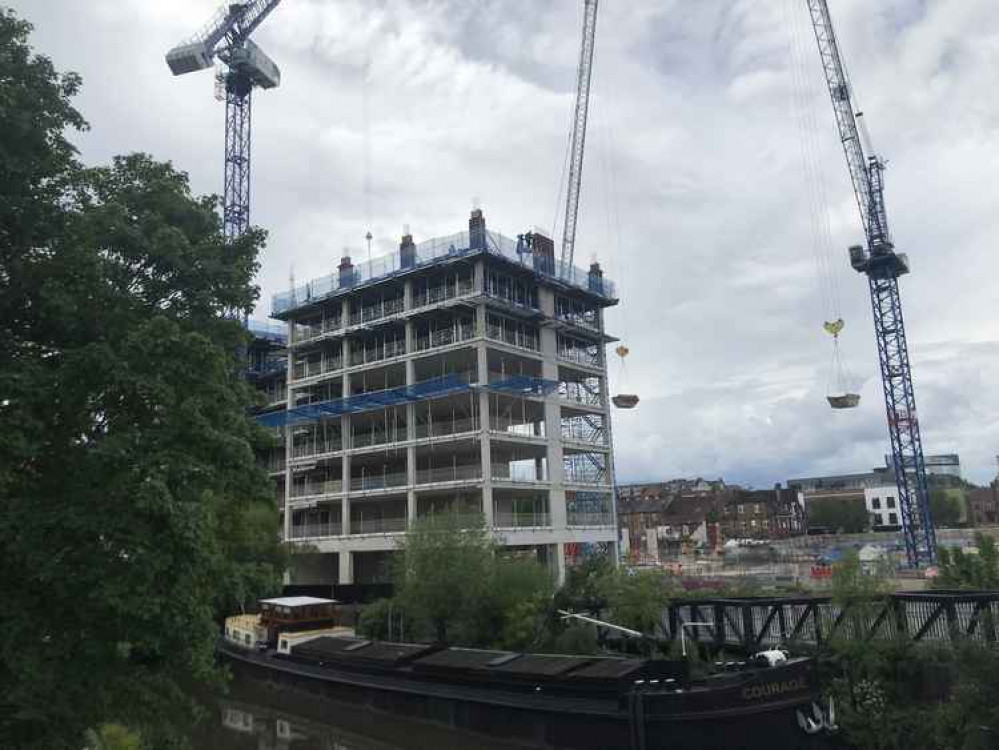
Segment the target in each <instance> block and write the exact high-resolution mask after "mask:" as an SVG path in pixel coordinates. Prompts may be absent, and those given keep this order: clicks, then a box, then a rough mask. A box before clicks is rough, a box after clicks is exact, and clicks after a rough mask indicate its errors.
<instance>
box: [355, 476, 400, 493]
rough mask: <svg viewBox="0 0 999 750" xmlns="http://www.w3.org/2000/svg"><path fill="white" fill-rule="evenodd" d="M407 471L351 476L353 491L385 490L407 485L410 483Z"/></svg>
mask: <svg viewBox="0 0 999 750" xmlns="http://www.w3.org/2000/svg"><path fill="white" fill-rule="evenodd" d="M408 481H409V480H408V478H407V476H406V472H405V471H397V472H392V473H387V474H372V475H370V476H364V477H351V478H350V491H351V492H366V491H367V490H385V489H390V488H393V487H405V486H406V484H408Z"/></svg>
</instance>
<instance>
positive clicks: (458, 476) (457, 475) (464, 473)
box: [416, 464, 482, 484]
mask: <svg viewBox="0 0 999 750" xmlns="http://www.w3.org/2000/svg"><path fill="white" fill-rule="evenodd" d="M477 479H482V466H481V465H480V464H469V465H467V466H448V467H445V468H441V469H420V470H418V471H417V472H416V483H417V484H437V483H438V482H467V481H473V480H477Z"/></svg>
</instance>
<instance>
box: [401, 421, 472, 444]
mask: <svg viewBox="0 0 999 750" xmlns="http://www.w3.org/2000/svg"><path fill="white" fill-rule="evenodd" d="M476 429H478V424H477V422H476V420H474V419H441V420H438V421H434V422H433V423H427V422H422V423H417V425H416V428H415V431H414V433H413V434H414V436H415V437H416V439H417V440H423V439H426V438H435V437H447V436H449V435H461V434H463V433H466V432H474V431H475V430H476Z"/></svg>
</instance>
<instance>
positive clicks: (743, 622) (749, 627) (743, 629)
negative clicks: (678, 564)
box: [660, 591, 999, 651]
mask: <svg viewBox="0 0 999 750" xmlns="http://www.w3.org/2000/svg"><path fill="white" fill-rule="evenodd" d="M997 623H999V591H933V592H920V593H898V594H891V595H889V596H885V597H880V598H876V599H866V600H860V599H858V600H855V601H850V602H849V603H846V604H842V603H840V602H835V601H833V599H832V597H829V596H808V597H798V598H786V597H780V598H759V597H751V598H738V599H721V598H718V599H713V598H706V599H701V600H696V601H695V600H682V601H681V600H678V601H674V602H673V603H671V604H670V605H669V606H668V607H667V608H666V610H665V612H664V613H663V619H662V623H661V630H662V632H661V634H660V635H661V636H662V637H664V638H665V639H666V640H670V641H676V640H680V638H681V630H682V631H683V638H684V639H686V640H688V641H697V642H700V643H708V644H710V645H712V646H714V647H716V648H743V649H746V650H747V651H751V650H757V649H762V648H766V647H768V646H779V645H783V644H788V643H797V644H799V645H810V646H814V647H818V648H821V647H823V646H826V645H827V644H828V643H829V642H830V641H831V640H833V639H837V638H841V639H842V638H846V639H854V640H861V639H862V640H870V639H875V638H877V639H911V640H913V641H915V642H931V643H940V644H944V643H949V642H954V641H957V640H964V641H973V642H979V643H982V644H983V645H984V644H988V645H994V644H995V643H996V629H997Z"/></svg>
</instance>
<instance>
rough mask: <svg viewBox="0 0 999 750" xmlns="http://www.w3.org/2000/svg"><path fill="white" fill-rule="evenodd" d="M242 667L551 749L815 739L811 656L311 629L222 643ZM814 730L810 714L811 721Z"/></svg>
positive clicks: (287, 685) (353, 700) (282, 686)
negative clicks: (708, 669) (455, 640)
mask: <svg viewBox="0 0 999 750" xmlns="http://www.w3.org/2000/svg"><path fill="white" fill-rule="evenodd" d="M218 648H219V654H220V657H221V658H223V659H224V660H225V661H226V662H228V663H229V664H230V665H231V666H232V668H233V671H234V673H235V674H236V675H237V677H247V678H250V679H252V680H254V681H258V682H259V681H264V682H266V683H267V684H269V685H273V686H275V687H277V688H278V689H279V690H280V691H281V692H282V693H285V694H287V693H289V692H291V693H298V694H300V695H303V696H308V697H309V699H310V700H315V699H322V700H329V701H335V702H336V703H337V704H340V705H344V704H348V705H352V706H357V707H364V708H366V709H372V710H375V711H383V712H387V713H390V714H394V715H397V716H404V717H406V718H409V719H415V720H424V721H429V722H433V723H436V724H444V725H446V726H450V727H455V728H460V729H463V730H466V731H472V732H476V733H481V734H487V735H489V736H492V737H497V738H499V737H502V738H504V739H509V740H513V741H516V742H519V743H522V744H525V745H531V746H538V747H551V748H615V749H623V748H633V749H634V750H665V749H666V748H678V747H679V748H685V749H688V748H725V750H735V749H736V748H759V747H766V748H768V750H770V749H777V748H805V747H812V746H813V745H812V744H811V743H812V742H814V741H815V740H816V739H819V738H818V737H816V736H815V735H809V734H806V733H805V732H804V731H802V729H801V723H802V716H799V714H802V715H803V716H808V717H812V716H817V717H820V724H821V713H820V712H818V711H817V702H818V689H817V681H816V679H815V675H814V664H813V661H812V660H811V659H808V658H791V659H787V660H786V661H784V662H782V663H779V664H775V665H773V666H770V665H769V663H768V662H766V660H762V659H760V660H757V661H756V662H750V663H740V664H728V665H723V666H722V668H721V669H720V670H719V671H718V672H717V673H715V674H712V675H709V676H706V677H702V678H693V677H691V675H690V674H689V670H688V667H687V662H685V661H663V660H645V659H634V658H615V657H596V656H581V655H580V656H569V655H543V654H520V653H511V652H503V651H490V650H481V649H466V648H455V647H443V646H439V645H427V644H409V643H390V642H381V641H370V640H365V639H362V638H356V637H349V636H341V635H320V636H317V637H314V638H310V639H304V640H302V641H301V642H299V643H298V644H296V645H294V646H290V647H289V646H287V644H286V647H285V648H284V649H282V651H283V653H282V652H281V651H278V650H276V649H273V648H269V647H267V646H264V645H261V646H259V647H256V648H247V647H245V646H243V645H238V644H235V643H233V642H232V641H231V640H229V639H221V640H220V641H219V647H218ZM812 726H813V728H814V724H813V725H812Z"/></svg>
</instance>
